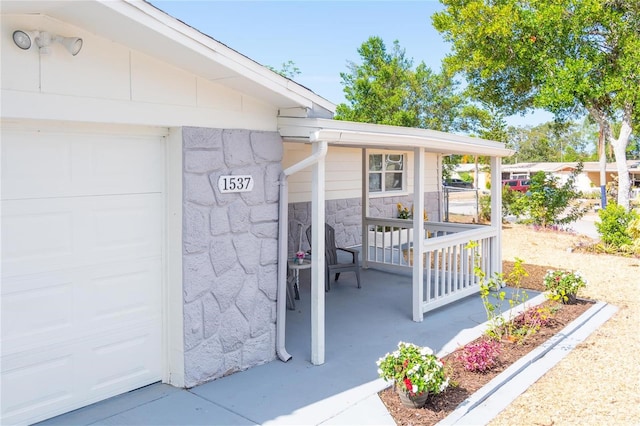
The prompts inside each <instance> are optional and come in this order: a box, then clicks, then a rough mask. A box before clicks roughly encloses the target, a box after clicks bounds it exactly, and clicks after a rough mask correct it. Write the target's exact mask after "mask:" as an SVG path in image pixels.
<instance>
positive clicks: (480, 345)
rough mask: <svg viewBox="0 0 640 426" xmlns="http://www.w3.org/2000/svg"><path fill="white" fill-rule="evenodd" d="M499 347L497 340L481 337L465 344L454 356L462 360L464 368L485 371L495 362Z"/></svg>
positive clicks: (500, 346)
mask: <svg viewBox="0 0 640 426" xmlns="http://www.w3.org/2000/svg"><path fill="white" fill-rule="evenodd" d="M501 348H502V345H501V344H500V342H498V341H497V340H491V339H483V340H480V341H478V342H476V343H469V344H467V345H465V346H464V347H463V348H462V350H460V351H459V352H458V353H457V354H456V358H457V359H458V360H460V361H462V364H463V366H464V368H465V370H468V371H477V372H485V371H488V370H490V369H492V368H493V367H494V366H495V365H496V364H497V362H498V356H499V355H500V349H501Z"/></svg>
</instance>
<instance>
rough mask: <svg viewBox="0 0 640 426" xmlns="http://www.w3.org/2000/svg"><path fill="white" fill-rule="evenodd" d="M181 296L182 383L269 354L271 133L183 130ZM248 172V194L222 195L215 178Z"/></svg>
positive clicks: (274, 153) (276, 163)
mask: <svg viewBox="0 0 640 426" xmlns="http://www.w3.org/2000/svg"><path fill="white" fill-rule="evenodd" d="M182 137H183V161H184V164H183V176H184V182H183V294H184V345H185V348H184V349H185V360H184V361H185V385H186V386H187V387H192V386H195V385H197V384H199V383H203V382H206V381H208V380H211V379H214V378H218V377H222V376H224V375H227V374H229V373H232V372H235V371H240V370H244V369H247V368H249V367H251V366H254V365H258V364H263V363H265V362H268V361H271V360H273V359H274V358H275V338H276V327H275V319H276V287H277V253H278V199H279V189H278V188H279V187H278V179H279V176H280V173H281V171H282V165H281V161H282V154H283V145H282V139H281V137H280V135H279V134H278V133H276V132H253V131H249V130H222V129H204V128H193V127H185V128H184V129H183V132H182ZM229 174H234V175H252V176H253V178H254V188H253V190H252V191H251V192H244V193H233V194H221V193H220V192H219V190H218V185H217V182H218V177H219V176H220V175H229Z"/></svg>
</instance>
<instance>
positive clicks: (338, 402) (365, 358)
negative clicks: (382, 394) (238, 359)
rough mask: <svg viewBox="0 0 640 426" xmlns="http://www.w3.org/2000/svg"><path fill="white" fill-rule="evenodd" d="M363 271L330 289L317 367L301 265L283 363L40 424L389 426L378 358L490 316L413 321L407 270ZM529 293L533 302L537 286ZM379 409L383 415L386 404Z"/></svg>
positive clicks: (463, 332)
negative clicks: (371, 400)
mask: <svg viewBox="0 0 640 426" xmlns="http://www.w3.org/2000/svg"><path fill="white" fill-rule="evenodd" d="M361 275H362V276H361V278H362V279H363V280H364V281H363V282H366V285H363V287H362V288H361V289H358V288H357V287H356V282H355V277H354V275H353V274H345V275H344V276H341V277H340V280H339V281H338V282H337V283H336V284H335V285H334V286H332V288H331V291H330V292H328V293H326V298H325V309H326V311H325V330H326V333H327V335H328V336H330V338H329V339H327V344H326V358H327V359H326V362H325V363H324V364H323V365H322V366H319V367H314V366H312V365H310V364H309V361H310V359H311V355H312V354H311V345H310V343H311V338H312V336H311V335H310V333H309V328H310V325H311V317H312V311H313V309H312V306H311V303H312V301H311V283H310V274H309V271H308V270H306V271H303V273H302V276H301V294H300V300H297V301H296V309H295V310H293V311H287V330H286V331H287V346H288V349H289V351H290V353H291V355H292V358H291V360H290V361H289V362H287V363H282V362H279V361H274V362H270V363H267V364H264V365H260V366H256V367H253V368H250V369H248V370H246V371H242V372H239V373H236V374H231V375H228V376H225V377H222V378H219V379H216V380H213V381H211V382H209V383H205V384H203V385H199V386H196V387H194V388H191V389H179V388H175V387H172V386H169V385H165V384H161V383H157V384H156V385H152V386H149V387H147V388H143V389H140V390H137V391H133V392H129V393H127V394H124V395H122V396H118V397H115V398H113V399H110V400H106V401H103V402H100V403H98V404H94V405H91V406H88V407H85V408H82V409H80V410H76V411H73V412H71V413H68V414H65V415H62V416H60V417H56V418H53V419H50V420H48V421H45V422H44V423H43V425H80V424H95V423H100V424H167V423H171V424H211V421H212V420H211V419H216V420H217V423H219V424H242V425H246V424H334V425H335V424H358V423H364V422H366V423H367V424H389V423H384V419H385V417H377V416H378V414H379V413H378V412H372V411H371V409H372V408H376V406H374V407H371V406H369V405H366V404H364V401H365V400H367V399H368V397H369V396H374V397H375V396H376V393H377V392H378V391H380V390H382V389H384V388H385V387H386V386H388V384H387V383H386V382H384V381H383V380H382V379H379V378H378V374H377V367H376V363H375V362H376V360H377V359H378V358H380V357H381V356H384V355H385V354H386V353H387V352H390V351H392V350H394V349H395V348H396V347H397V344H398V341H400V340H401V341H406V342H413V343H415V344H419V345H424V346H429V347H431V348H432V349H433V350H434V351H435V352H441V351H443V350H446V349H450V348H455V347H458V346H460V345H463V344H464V343H466V341H467V340H469V339H471V337H470V336H475V335H477V333H481V332H482V331H483V330H484V327H485V325H484V322H485V321H486V315H485V313H484V308H483V306H482V302H481V300H480V297H476V296H471V297H466V298H463V299H461V300H458V301H456V302H454V303H450V304H448V305H446V306H443V307H441V308H439V309H435V310H433V311H431V312H430V313H429V315H427V316H426V317H425V320H424V321H423V322H414V321H411V312H410V311H409V310H408V309H407V304H408V303H410V301H411V297H412V289H411V287H412V283H411V277H410V276H409V275H406V274H404V275H403V274H398V273H389V272H382V271H379V270H375V269H366V270H362V271H361ZM505 290H506V291H509V290H510V289H509V288H508V287H507V288H505ZM530 295H531V298H533V297H534V296H535V292H530ZM378 404H381V403H380V402H378ZM360 407H363V408H360ZM360 410H364V412H362V411H360ZM382 412H383V413H386V411H385V410H384V407H382ZM350 413H351V414H352V417H348V414H350Z"/></svg>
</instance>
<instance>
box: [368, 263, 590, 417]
mask: <svg viewBox="0 0 640 426" xmlns="http://www.w3.org/2000/svg"><path fill="white" fill-rule="evenodd" d="M528 266H530V265H528ZM508 267H509V265H505V272H507V273H508V271H509V269H508ZM511 267H512V265H511ZM527 270H528V271H529V274H530V277H531V276H532V275H533V276H538V275H539V276H538V278H535V280H537V282H541V281H542V280H541V278H540V277H541V276H544V274H545V273H546V271H547V270H546V269H545V268H540V271H538V270H536V271H533V270H529V268H527ZM540 274H542V275H540ZM531 279H532V281H533V279H534V277H531ZM536 285H537V284H536ZM523 287H526V285H523ZM540 290H543V289H540ZM545 303H547V304H550V303H553V304H556V303H555V302H549V301H548V302H545ZM592 305H593V302H591V301H586V300H580V299H579V300H578V303H577V304H575V305H560V309H559V310H558V311H557V312H556V314H555V315H554V317H553V319H552V320H551V321H550V323H549V324H547V325H546V326H544V327H543V328H541V329H540V330H539V331H538V332H537V333H535V334H532V335H530V336H528V337H527V338H526V339H525V340H524V342H520V343H514V342H509V341H503V342H502V349H501V353H500V358H499V362H498V365H497V366H496V367H494V368H493V369H491V370H490V371H489V372H486V373H476V372H470V371H467V370H465V369H464V368H463V367H462V364H461V362H460V361H459V360H457V359H456V356H455V354H456V352H454V353H452V354H450V355H448V356H446V357H445V358H444V359H443V361H444V362H445V365H447V366H449V367H450V373H449V374H450V383H452V384H453V386H450V387H449V388H448V389H447V390H446V391H445V392H443V393H441V394H439V395H432V396H429V399H428V400H427V403H426V405H425V407H424V408H418V409H414V408H407V407H405V406H403V405H402V403H401V402H400V399H399V397H398V395H397V394H396V393H395V392H394V391H393V389H392V388H388V389H386V390H384V391H382V392H380V393H379V395H380V398H381V399H382V402H383V403H384V404H385V406H386V407H387V409H388V410H389V413H390V414H391V416H392V417H393V419H394V420H395V422H396V424H398V425H433V424H435V423H437V422H439V421H440V420H442V419H444V418H445V417H446V416H447V415H448V414H450V413H451V412H452V411H454V410H455V409H456V407H457V406H458V405H459V404H460V403H461V402H463V401H464V400H465V399H467V398H468V397H469V396H471V395H472V394H473V393H474V392H475V391H477V390H478V389H480V388H481V387H482V386H484V385H485V384H486V383H488V382H489V381H490V380H491V379H493V378H494V377H495V376H497V375H498V374H500V373H501V372H502V371H504V370H505V369H506V368H507V367H509V366H510V365H511V364H513V363H514V362H516V361H517V360H518V359H520V358H521V357H523V356H524V355H526V354H527V353H529V352H531V351H532V350H533V349H535V348H536V347H538V346H539V345H541V344H542V343H544V342H545V341H547V340H548V339H549V338H551V337H553V336H554V335H555V334H556V333H557V332H559V331H560V330H561V329H562V328H564V327H565V326H566V325H567V324H568V323H570V322H571V321H573V320H574V319H575V318H577V317H578V316H580V315H581V314H582V313H583V312H585V311H586V310H587V309H589V308H590V307H591V306H592Z"/></svg>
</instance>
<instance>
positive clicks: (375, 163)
mask: <svg viewBox="0 0 640 426" xmlns="http://www.w3.org/2000/svg"><path fill="white" fill-rule="evenodd" d="M380 170H382V154H371V155H369V171H371V172H377V171H380Z"/></svg>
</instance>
